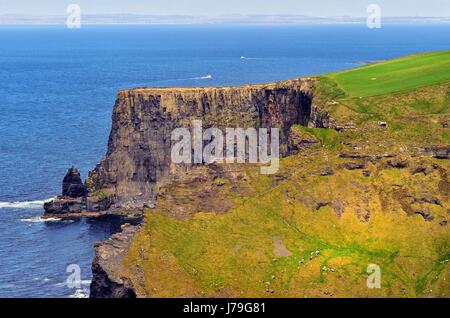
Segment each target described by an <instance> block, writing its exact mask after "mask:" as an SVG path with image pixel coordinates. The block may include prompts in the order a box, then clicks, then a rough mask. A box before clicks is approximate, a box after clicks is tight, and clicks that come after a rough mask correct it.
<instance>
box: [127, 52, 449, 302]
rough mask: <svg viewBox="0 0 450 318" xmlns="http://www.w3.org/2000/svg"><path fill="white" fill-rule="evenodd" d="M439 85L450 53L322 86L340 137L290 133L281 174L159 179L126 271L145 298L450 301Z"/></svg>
mask: <svg viewBox="0 0 450 318" xmlns="http://www.w3.org/2000/svg"><path fill="white" fill-rule="evenodd" d="M448 81H450V52H449V51H447V52H437V53H430V54H423V55H416V56H411V57H406V58H402V59H397V60H393V61H387V62H383V63H379V64H374V65H369V66H365V67H361V68H358V69H354V70H350V71H345V72H341V73H335V74H330V75H325V76H322V77H320V78H319V85H318V87H317V89H316V96H315V103H318V104H319V106H321V107H323V108H324V109H328V110H329V112H330V114H331V117H332V118H333V119H334V120H336V122H337V123H338V125H337V126H339V127H342V128H339V129H318V128H305V127H300V126H296V127H292V130H293V134H295V136H297V138H296V142H297V143H298V147H299V149H300V152H299V154H298V155H293V156H290V157H288V158H285V159H283V160H282V161H281V166H280V171H279V172H278V173H277V174H276V175H272V176H265V175H260V174H259V169H258V167H255V166H246V165H242V166H239V165H231V166H229V167H228V166H225V167H223V166H220V167H215V166H211V167H201V168H199V169H198V170H195V171H191V172H189V173H186V174H182V175H179V176H177V178H176V179H174V180H171V181H168V183H167V184H165V185H163V186H162V190H161V193H160V195H159V198H158V202H157V207H156V209H152V210H148V211H147V213H146V221H145V224H144V225H143V227H142V229H141V231H140V232H139V234H138V235H137V236H136V237H135V239H134V241H133V243H132V245H131V248H130V250H129V252H128V255H127V256H126V257H125V259H124V264H123V268H122V271H121V275H123V276H124V277H128V278H130V280H131V281H132V283H133V285H134V287H135V288H136V289H137V290H138V292H139V294H141V295H144V296H147V297H183V296H194V297H205V296H210V297H216V296H224V297H230V296H231V297H386V296H390V297H450V287H449V286H450V284H449V280H450V228H449V225H448V222H449V217H450V202H449V199H448V198H449V197H450V180H449V159H448V158H446V154H447V156H448V152H446V151H448V150H446V149H448V147H449V144H450V132H449V112H450V83H449V82H448ZM305 140H306V141H308V142H306V143H305V142H304V141H305ZM369 264H377V265H379V266H380V268H381V288H380V289H370V288H368V287H367V284H366V280H367V277H368V273H367V267H368V265H369Z"/></svg>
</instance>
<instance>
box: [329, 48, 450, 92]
mask: <svg viewBox="0 0 450 318" xmlns="http://www.w3.org/2000/svg"><path fill="white" fill-rule="evenodd" d="M324 77H325V78H328V79H331V80H333V81H335V82H336V83H337V85H338V86H339V88H341V89H342V90H343V91H345V93H346V96H347V97H367V96H375V95H384V94H388V93H394V92H402V91H407V90H411V89H415V88H419V87H423V86H428V85H433V84H440V83H445V82H449V81H450V51H440V52H433V53H425V54H417V55H412V56H407V57H403V58H399V59H394V60H389V61H386V62H381V63H376V64H370V65H366V66H363V67H359V68H356V69H351V70H348V71H344V72H339V73H332V74H329V75H325V76H324Z"/></svg>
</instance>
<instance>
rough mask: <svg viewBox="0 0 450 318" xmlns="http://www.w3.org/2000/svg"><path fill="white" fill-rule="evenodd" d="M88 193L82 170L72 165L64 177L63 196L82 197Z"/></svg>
mask: <svg viewBox="0 0 450 318" xmlns="http://www.w3.org/2000/svg"><path fill="white" fill-rule="evenodd" d="M86 194H87V190H86V187H85V185H84V184H83V182H82V181H81V176H80V172H79V171H78V170H77V169H76V168H75V167H73V166H72V167H71V168H69V170H68V171H67V174H66V175H65V177H64V179H63V183H62V195H63V197H71V198H80V197H84V196H86Z"/></svg>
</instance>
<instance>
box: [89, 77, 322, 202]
mask: <svg viewBox="0 0 450 318" xmlns="http://www.w3.org/2000/svg"><path fill="white" fill-rule="evenodd" d="M314 83H315V80H314V79H310V78H306V79H296V80H290V81H284V82H279V83H273V84H266V85H247V86H241V87H207V88H148V89H147V88H142V89H133V90H125V91H121V92H119V94H118V96H117V100H116V103H115V106H114V112H113V117H112V130H111V134H110V137H109V143H108V151H107V154H106V156H105V157H104V158H103V160H102V161H101V163H100V164H99V165H98V166H97V167H96V168H95V170H94V171H92V172H90V173H89V176H88V178H87V181H86V184H87V186H88V188H89V190H90V193H91V197H95V196H98V197H99V198H102V199H105V198H109V202H110V204H108V208H109V207H111V206H112V207H118V208H122V209H136V208H142V207H143V206H145V205H152V204H153V202H154V200H155V198H156V195H157V191H158V183H159V182H160V181H163V180H165V179H167V177H168V176H169V175H171V174H177V173H178V172H179V171H186V170H190V169H191V168H192V166H190V165H186V166H179V165H177V166H175V165H174V164H173V163H172V162H171V159H170V158H171V157H170V154H171V132H172V131H173V130H174V129H176V128H180V127H182V128H188V129H189V128H191V126H192V121H193V120H195V119H200V120H202V122H203V123H204V127H215V128H219V129H225V128H238V127H239V128H244V129H246V128H250V127H252V128H255V129H258V128H278V129H279V131H280V154H281V156H287V155H288V154H290V153H292V152H293V151H295V149H291V148H290V146H289V137H290V132H291V127H292V126H294V125H298V124H300V125H304V126H310V127H322V126H324V125H326V123H324V120H326V118H327V116H326V114H325V115H324V114H319V111H318V108H317V107H314V105H313V95H314Z"/></svg>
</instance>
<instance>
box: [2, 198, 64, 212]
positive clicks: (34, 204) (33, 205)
mask: <svg viewBox="0 0 450 318" xmlns="http://www.w3.org/2000/svg"><path fill="white" fill-rule="evenodd" d="M54 199H55V198H50V199H47V200H36V201H22V202H20V201H19V202H0V209H6V208H10V209H40V208H42V207H43V206H44V204H45V203H47V202H50V201H52V200H54Z"/></svg>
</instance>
